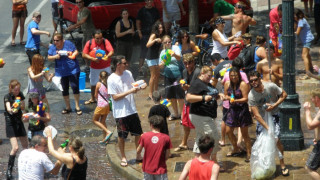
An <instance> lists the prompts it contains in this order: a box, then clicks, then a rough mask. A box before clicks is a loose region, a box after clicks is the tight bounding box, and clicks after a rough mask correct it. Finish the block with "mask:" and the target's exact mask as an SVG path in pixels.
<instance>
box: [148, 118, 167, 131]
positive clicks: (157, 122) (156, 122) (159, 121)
mask: <svg viewBox="0 0 320 180" xmlns="http://www.w3.org/2000/svg"><path fill="white" fill-rule="evenodd" d="M163 121H164V119H163V117H162V116H159V115H153V116H151V117H149V123H150V124H151V125H152V126H153V128H155V129H161V128H162V126H163Z"/></svg>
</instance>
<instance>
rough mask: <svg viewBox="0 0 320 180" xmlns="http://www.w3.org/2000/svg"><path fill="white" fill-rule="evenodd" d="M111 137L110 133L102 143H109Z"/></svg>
mask: <svg viewBox="0 0 320 180" xmlns="http://www.w3.org/2000/svg"><path fill="white" fill-rule="evenodd" d="M112 135H113V133H110V134H109V135H108V136H107V137H106V138H105V139H104V140H103V141H104V142H105V143H108V142H109V141H110V138H111V136H112Z"/></svg>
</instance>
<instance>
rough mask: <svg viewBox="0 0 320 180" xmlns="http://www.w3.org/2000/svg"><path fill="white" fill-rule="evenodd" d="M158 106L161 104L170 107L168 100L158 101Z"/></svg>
mask: <svg viewBox="0 0 320 180" xmlns="http://www.w3.org/2000/svg"><path fill="white" fill-rule="evenodd" d="M160 104H163V105H165V106H167V107H169V106H170V105H171V102H170V101H169V100H168V99H164V100H162V101H160Z"/></svg>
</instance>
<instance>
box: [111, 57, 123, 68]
mask: <svg viewBox="0 0 320 180" xmlns="http://www.w3.org/2000/svg"><path fill="white" fill-rule="evenodd" d="M122 59H126V57H125V56H123V55H117V56H112V57H111V70H112V72H116V69H117V65H118V64H120V63H121V60H122Z"/></svg>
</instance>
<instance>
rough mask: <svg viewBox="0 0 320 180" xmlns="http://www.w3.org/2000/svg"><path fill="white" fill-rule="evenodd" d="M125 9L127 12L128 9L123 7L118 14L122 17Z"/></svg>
mask: <svg viewBox="0 0 320 180" xmlns="http://www.w3.org/2000/svg"><path fill="white" fill-rule="evenodd" d="M125 11H127V12H128V14H129V11H128V9H127V8H123V9H121V13H120V16H121V17H122V13H123V12H125Z"/></svg>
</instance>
